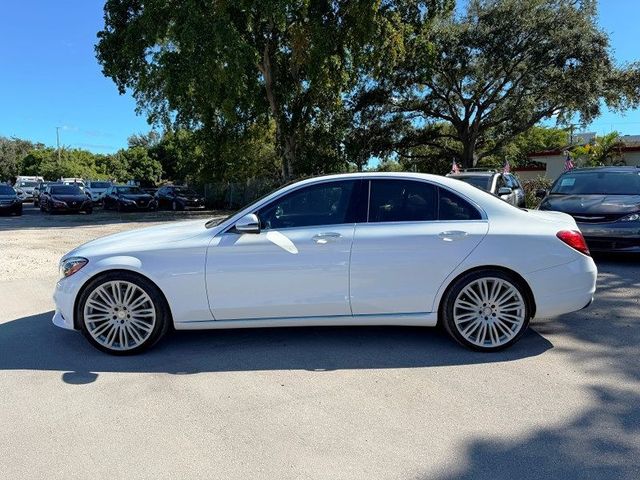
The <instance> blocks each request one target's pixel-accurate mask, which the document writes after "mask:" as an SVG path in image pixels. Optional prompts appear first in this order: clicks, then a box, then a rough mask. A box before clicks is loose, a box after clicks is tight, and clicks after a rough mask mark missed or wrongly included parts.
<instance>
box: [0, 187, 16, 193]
mask: <svg viewBox="0 0 640 480" xmlns="http://www.w3.org/2000/svg"><path fill="white" fill-rule="evenodd" d="M15 194H16V191H15V190H14V189H13V188H12V187H10V186H9V185H0V195H15Z"/></svg>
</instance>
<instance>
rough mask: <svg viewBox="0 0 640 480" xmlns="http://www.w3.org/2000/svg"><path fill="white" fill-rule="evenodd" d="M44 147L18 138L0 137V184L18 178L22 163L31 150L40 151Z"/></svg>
mask: <svg viewBox="0 0 640 480" xmlns="http://www.w3.org/2000/svg"><path fill="white" fill-rule="evenodd" d="M42 148H44V145H42V144H40V143H37V144H36V143H33V142H30V141H29V140H22V139H20V138H15V137H12V138H6V137H0V182H3V181H6V180H9V179H11V178H14V177H16V176H18V175H19V174H20V172H21V170H22V161H23V159H24V157H25V156H26V155H27V153H29V152H30V151H31V150H34V149H42Z"/></svg>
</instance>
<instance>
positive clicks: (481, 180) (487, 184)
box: [454, 175, 492, 191]
mask: <svg viewBox="0 0 640 480" xmlns="http://www.w3.org/2000/svg"><path fill="white" fill-rule="evenodd" d="M454 178H455V179H456V180H462V181H463V182H465V183H468V184H470V185H473V186H474V187H478V188H480V189H482V190H486V191H489V189H490V188H491V178H492V177H489V176H486V175H484V176H477V177H454Z"/></svg>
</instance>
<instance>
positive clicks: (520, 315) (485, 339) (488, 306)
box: [453, 277, 526, 347]
mask: <svg viewBox="0 0 640 480" xmlns="http://www.w3.org/2000/svg"><path fill="white" fill-rule="evenodd" d="M525 315H526V304H525V301H524V298H522V294H521V293H520V292H519V291H518V289H517V288H516V287H515V286H514V285H513V284H511V283H510V282H508V281H507V280H504V279H502V278H495V277H485V278H479V279H478V280H474V281H473V282H471V283H469V284H468V285H467V286H466V287H465V288H463V289H462V291H460V293H459V294H458V296H457V297H456V300H455V302H454V304H453V320H454V322H455V325H456V328H457V329H458V332H459V333H460V335H462V336H463V337H464V339H465V340H467V341H468V342H470V343H472V344H474V345H477V346H479V347H499V346H502V345H504V344H505V343H507V342H509V341H510V340H511V339H512V338H513V337H515V336H516V335H517V334H518V332H519V331H520V329H521V328H522V326H523V324H524V322H525Z"/></svg>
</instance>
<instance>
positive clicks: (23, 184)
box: [18, 182, 38, 187]
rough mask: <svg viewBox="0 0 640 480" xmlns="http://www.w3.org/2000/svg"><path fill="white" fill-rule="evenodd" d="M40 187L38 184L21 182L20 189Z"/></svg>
mask: <svg viewBox="0 0 640 480" xmlns="http://www.w3.org/2000/svg"><path fill="white" fill-rule="evenodd" d="M37 185H38V182H19V183H18V186H19V187H35V186H37Z"/></svg>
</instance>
